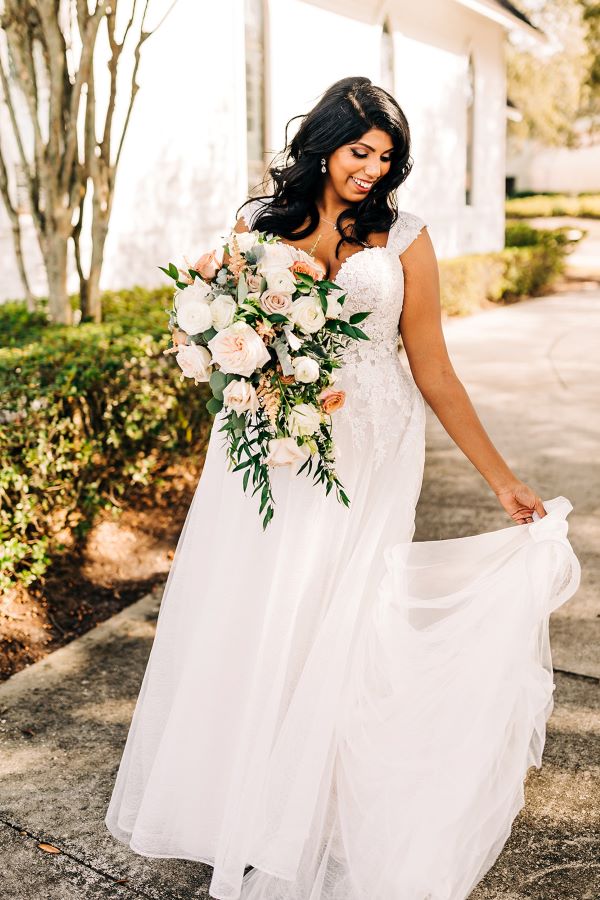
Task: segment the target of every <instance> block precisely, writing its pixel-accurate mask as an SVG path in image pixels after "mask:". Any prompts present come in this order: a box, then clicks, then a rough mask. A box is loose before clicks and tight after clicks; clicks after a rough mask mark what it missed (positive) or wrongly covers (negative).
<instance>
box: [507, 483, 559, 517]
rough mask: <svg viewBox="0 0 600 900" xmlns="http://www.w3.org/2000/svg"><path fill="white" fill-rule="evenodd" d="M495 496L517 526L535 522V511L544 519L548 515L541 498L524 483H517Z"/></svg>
mask: <svg viewBox="0 0 600 900" xmlns="http://www.w3.org/2000/svg"><path fill="white" fill-rule="evenodd" d="M495 494H496V496H497V498H498V500H499V502H500V504H501V506H503V507H504V509H505V510H506V512H507V513H508V515H509V516H510V517H511V519H514V521H515V522H516V523H517V525H525V524H528V523H530V522H533V515H532V514H533V511H534V510H535V511H536V513H537V514H538V515H539V516H540V518H542V519H543V518H544V516H545V515H547V513H546V510H545V509H544V505H543V503H542V501H541V499H540V497H538V495H537V494H536V492H535V491H534V490H533V489H532V488H530V487H529V485H528V484H525V483H524V482H523V481H516V482H515V484H514V485H511V487H508V488H504V489H503V490H501V491H495Z"/></svg>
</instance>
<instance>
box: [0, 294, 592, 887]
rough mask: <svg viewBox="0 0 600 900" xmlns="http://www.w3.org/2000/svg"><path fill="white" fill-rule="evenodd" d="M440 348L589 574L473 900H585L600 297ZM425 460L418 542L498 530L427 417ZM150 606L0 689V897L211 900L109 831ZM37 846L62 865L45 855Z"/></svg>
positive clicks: (551, 301)
mask: <svg viewBox="0 0 600 900" xmlns="http://www.w3.org/2000/svg"><path fill="white" fill-rule="evenodd" d="M446 334H447V339H448V344H449V347H450V351H451V355H452V358H453V360H454V363H455V366H456V368H457V370H458V372H459V374H460V376H461V377H462V379H463V381H464V382H465V384H466V386H467V389H468V390H469V392H470V395H471V397H472V399H473V401H474V403H475V405H476V407H477V409H478V411H479V414H480V416H481V418H482V420H483V421H484V424H485V425H486V427H487V428H488V430H489V431H490V433H491V435H492V438H493V439H494V441H495V442H496V443H497V445H498V447H499V449H500V450H501V452H502V453H503V454H504V455H505V456H506V457H507V458H508V460H509V462H510V464H511V465H512V466H513V468H514V469H515V471H516V473H517V474H518V475H519V476H520V477H521V478H523V479H524V480H526V481H529V482H530V483H531V484H532V485H534V486H535V487H536V489H537V490H538V491H539V493H540V494H541V496H542V498H543V499H549V498H551V497H554V496H557V495H559V494H562V495H564V496H566V497H568V498H569V499H570V500H571V502H572V503H573V506H574V511H573V513H572V514H571V517H570V526H571V532H570V536H571V539H572V543H573V545H574V547H575V550H576V552H577V553H578V555H579V557H580V560H581V562H582V565H583V570H584V579H583V583H582V587H581V590H580V591H579V593H578V595H577V596H576V597H575V598H573V599H572V600H571V601H570V602H569V603H568V604H567V605H566V606H565V607H563V608H562V609H561V610H560V611H559V612H558V613H557V614H556V615H555V616H554V617H553V641H554V643H553V651H554V663H555V666H556V668H557V673H556V679H555V681H556V686H557V688H556V694H555V698H556V708H555V712H554V714H553V716H552V718H551V720H550V725H549V732H548V740H547V744H546V752H545V756H544V759H545V763H544V766H543V768H542V770H541V771H539V772H538V771H537V770H532V771H531V772H530V776H529V778H528V780H527V806H526V808H525V810H524V811H523V813H522V814H521V815H520V816H519V818H518V819H517V822H516V823H515V826H514V828H513V832H512V835H511V838H510V839H509V842H508V844H507V846H506V848H505V850H504V852H503V854H502V856H501V857H500V859H499V861H498V863H497V864H496V866H495V867H494V869H493V870H492V871H491V872H490V873H489V875H488V877H487V878H486V879H485V882H484V883H483V884H482V885H481V886H480V887H479V888H477V890H476V891H475V892H474V893H473V895H472V900H492V898H493V900H524V898H531V900H570V898H572V900H597V898H598V896H599V894H600V892H599V891H598V889H597V885H598V883H599V882H600V863H599V862H598V860H599V858H600V853H599V851H600V840H599V838H598V834H599V831H600V828H599V824H600V823H599V813H598V810H599V809H600V803H599V802H598V801H599V800H600V796H599V794H600V789H599V780H598V776H599V769H600V711H599V708H598V693H599V687H598V686H599V680H600V660H599V656H600V653H599V651H598V646H599V639H600V618H599V617H598V616H599V613H600V608H599V604H598V581H599V580H600V565H599V562H598V556H597V553H598V547H599V546H600V541H599V537H600V534H599V531H600V527H599V521H600V520H599V516H598V513H599V508H598V507H599V505H600V495H599V491H598V483H597V481H598V471H597V460H598V450H599V440H598V437H599V435H598V427H599V416H598V399H599V397H598V382H599V378H598V376H599V374H600V373H599V369H600V365H599V363H598V352H597V348H598V346H599V345H600V292H599V291H593V292H592V291H590V292H580V293H577V294H572V295H563V296H560V297H558V296H557V297H550V298H546V299H538V300H533V301H528V302H526V303H522V304H519V305H517V306H515V307H514V308H503V309H498V310H495V311H492V312H489V313H484V314H481V315H477V316H475V317H473V318H471V319H468V320H464V321H451V322H449V323H448V325H447V327H446ZM428 445H429V454H428V462H427V468H426V477H425V483H424V487H423V493H422V497H421V501H420V504H419V510H418V532H417V535H416V538H417V539H425V538H435V539H437V538H443V537H449V536H458V535H462V534H470V533H477V532H481V531H489V530H492V529H495V528H502V527H505V526H506V525H507V519H506V516H505V514H504V512H503V511H502V510H501V509H500V508H499V507H498V506H497V504H496V500H495V498H494V497H493V495H492V494H491V493H490V491H489V489H488V488H487V486H486V485H485V483H484V482H483V481H482V480H481V478H480V476H479V475H478V473H477V472H475V470H474V469H473V468H472V466H471V465H470V464H469V463H468V462H467V461H466V460H465V459H464V458H463V457H462V455H461V454H460V452H459V451H458V450H457V448H456V447H455V446H454V444H453V443H452V442H451V441H450V439H449V438H448V436H447V435H446V433H445V432H444V431H443V429H442V428H441V427H440V426H439V424H438V423H437V420H435V419H434V417H430V425H429V435H428ZM594 479H596V483H594ZM159 602H160V591H159V592H157V593H155V594H153V595H150V596H149V597H147V598H144V599H143V600H141V601H139V602H138V603H136V604H134V605H133V606H131V607H129V608H128V609H125V610H123V611H122V612H121V613H119V615H117V616H115V617H113V618H112V619H110V620H109V621H107V622H105V623H103V624H102V625H99V626H98V627H97V628H95V629H94V630H93V631H91V632H89V633H88V634H86V635H85V636H84V637H82V638H80V639H78V640H75V641H73V642H72V643H71V644H69V645H67V646H65V647H63V648H61V649H60V650H58V651H56V652H55V653H54V654H52V655H51V656H50V657H48V658H47V659H45V660H43V661H42V662H40V663H37V664H36V665H33V666H30V667H29V668H27V669H25V670H24V671H22V672H20V673H18V674H17V675H15V676H13V678H11V679H10V681H8V682H7V683H5V684H4V685H1V686H0V736H1V737H2V743H3V748H2V753H1V756H0V843H1V845H2V846H1V848H0V874H1V875H2V889H3V896H5V897H7V898H11V900H47V898H52V900H80V898H103V900H104V898H106V900H108V898H119V897H121V898H130V897H131V898H134V897H143V898H152V900H192V898H199V897H206V896H208V895H207V884H208V882H209V880H210V871H211V870H210V869H209V868H208V867H206V866H202V865H200V864H197V863H193V862H189V861H182V860H168V859H165V860H160V859H146V858H144V857H141V856H137V855H136V854H134V853H133V852H131V851H130V850H129V849H128V848H125V847H124V846H123V845H121V844H119V843H118V842H116V841H114V840H113V838H112V837H111V836H110V835H109V833H108V832H107V831H106V829H105V827H104V824H103V819H104V814H105V811H106V806H107V804H108V800H109V796H110V791H111V790H112V784H113V781H114V776H115V774H116V769H117V766H118V762H119V759H120V755H121V752H122V748H123V744H124V741H125V737H126V734H127V728H128V726H129V722H130V719H131V714H132V711H133V705H134V702H135V699H136V697H137V693H138V690H139V686H140V683H141V679H142V675H143V672H144V667H145V664H146V660H147V658H148V654H149V652H150V647H151V644H152V639H153V635H154V627H155V620H156V615H157V611H158V606H159ZM41 842H46V843H48V844H50V845H53V846H54V847H56V848H58V849H59V850H60V852H59V853H49V852H45V851H44V850H42V849H39V847H38V844H39V843H41ZM390 900H396V898H390ZM403 900H404V898H403ZM406 900H413V898H406Z"/></svg>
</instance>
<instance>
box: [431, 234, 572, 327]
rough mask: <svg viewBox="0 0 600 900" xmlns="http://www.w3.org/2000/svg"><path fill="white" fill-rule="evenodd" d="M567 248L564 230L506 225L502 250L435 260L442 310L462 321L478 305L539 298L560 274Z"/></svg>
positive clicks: (570, 241)
mask: <svg viewBox="0 0 600 900" xmlns="http://www.w3.org/2000/svg"><path fill="white" fill-rule="evenodd" d="M572 243H573V241H572V240H570V239H569V237H568V229H566V228H556V229H553V230H549V231H545V230H543V229H536V228H531V226H529V225H526V224H524V223H517V224H515V225H509V226H508V227H507V228H506V245H507V246H506V247H505V248H504V250H498V251H497V252H495V253H474V254H470V255H469V256H458V257H455V258H453V259H442V260H440V263H439V268H440V291H441V302H442V308H443V309H444V310H445V311H446V313H447V314H448V315H450V316H456V315H459V316H460V315H468V314H469V313H472V312H475V311H476V310H477V309H480V308H481V306H482V301H484V300H491V301H494V302H498V301H504V302H511V301H515V300H520V299H522V298H523V297H529V296H532V295H535V294H540V293H542V292H543V291H544V290H547V289H548V288H549V287H551V285H552V284H553V282H554V281H555V280H556V278H557V276H558V275H560V274H561V273H562V272H563V271H564V268H565V259H566V256H567V253H568V251H569V248H570V246H571V245H572Z"/></svg>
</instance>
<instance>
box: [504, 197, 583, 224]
mask: <svg viewBox="0 0 600 900" xmlns="http://www.w3.org/2000/svg"><path fill="white" fill-rule="evenodd" d="M506 215H507V216H510V217H512V218H515V219H533V218H536V217H538V216H575V217H577V218H583V219H600V194H597V193H596V194H580V195H579V196H569V195H567V194H532V195H525V194H523V195H522V196H519V197H514V198H513V197H511V198H510V199H508V200H507V201H506Z"/></svg>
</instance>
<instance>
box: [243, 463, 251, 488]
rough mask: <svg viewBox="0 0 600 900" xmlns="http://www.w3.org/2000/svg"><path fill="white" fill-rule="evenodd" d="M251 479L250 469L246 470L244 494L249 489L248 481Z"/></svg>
mask: <svg viewBox="0 0 600 900" xmlns="http://www.w3.org/2000/svg"><path fill="white" fill-rule="evenodd" d="M249 478H250V469H246V471H245V472H244V481H243V485H244V493H246V488H247V487H248V479H249Z"/></svg>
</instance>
